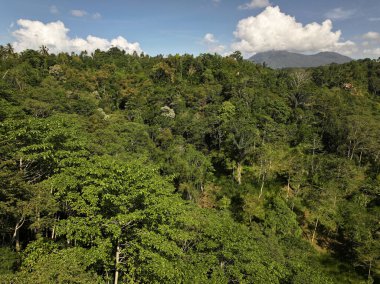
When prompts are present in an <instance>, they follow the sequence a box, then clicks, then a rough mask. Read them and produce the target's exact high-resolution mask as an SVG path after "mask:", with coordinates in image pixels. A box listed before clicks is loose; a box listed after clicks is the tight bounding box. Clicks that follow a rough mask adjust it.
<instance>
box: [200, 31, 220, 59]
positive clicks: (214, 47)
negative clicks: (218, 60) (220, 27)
mask: <svg viewBox="0 0 380 284" xmlns="http://www.w3.org/2000/svg"><path fill="white" fill-rule="evenodd" d="M202 42H203V43H204V44H205V45H206V46H207V52H210V53H219V54H222V53H223V52H225V51H226V46H224V45H222V44H219V41H218V40H217V39H216V38H215V36H214V35H213V34H211V33H207V34H205V36H204V37H203V41H202Z"/></svg>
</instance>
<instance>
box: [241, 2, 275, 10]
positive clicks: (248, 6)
mask: <svg viewBox="0 0 380 284" xmlns="http://www.w3.org/2000/svg"><path fill="white" fill-rule="evenodd" d="M270 5H271V4H270V2H269V0H251V2H249V3H245V4H243V5H240V6H239V7H238V8H239V9H242V10H250V9H256V8H265V7H267V6H270Z"/></svg>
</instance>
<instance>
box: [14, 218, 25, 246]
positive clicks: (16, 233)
mask: <svg viewBox="0 0 380 284" xmlns="http://www.w3.org/2000/svg"><path fill="white" fill-rule="evenodd" d="M24 222H25V218H24V217H21V219H20V221H18V223H17V224H16V226H15V230H14V233H13V239H14V241H15V244H16V245H15V249H16V252H20V251H21V245H20V228H21V227H22V225H24Z"/></svg>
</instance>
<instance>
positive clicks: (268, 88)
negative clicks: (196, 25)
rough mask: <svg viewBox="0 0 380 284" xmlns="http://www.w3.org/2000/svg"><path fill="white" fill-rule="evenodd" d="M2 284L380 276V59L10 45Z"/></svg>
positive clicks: (0, 128) (3, 102) (1, 86)
mask: <svg viewBox="0 0 380 284" xmlns="http://www.w3.org/2000/svg"><path fill="white" fill-rule="evenodd" d="M0 106H1V107H0V169H1V170H0V234H1V237H2V241H1V247H0V257H1V261H0V279H1V280H2V281H0V282H1V283H111V282H114V281H115V280H114V279H116V282H119V283H373V282H376V281H380V259H379V257H380V242H379V239H380V235H379V234H380V233H379V220H380V209H379V203H380V195H379V194H380V62H379V61H376V60H369V59H366V60H359V61H353V62H351V63H347V64H344V65H330V66H326V67H319V68H314V69H297V70H294V69H292V70H271V69H269V68H265V67H263V66H260V65H255V64H253V63H251V62H248V61H245V60H243V59H242V57H241V55H240V53H239V52H235V53H234V54H232V55H230V56H227V57H221V56H218V55H210V54H202V55H200V56H198V57H194V56H191V55H183V56H179V55H175V56H168V57H162V56H156V57H150V56H147V55H144V54H141V55H137V54H134V55H128V54H125V53H124V52H123V51H121V50H119V49H117V48H112V49H110V50H109V51H108V52H101V51H95V52H94V53H93V54H91V55H89V54H87V53H85V52H83V53H81V54H80V55H76V54H71V55H69V54H65V53H61V54H58V55H54V54H49V52H48V50H47V49H46V48H45V47H42V48H41V50H40V51H33V50H27V51H24V52H22V53H19V54H17V53H14V52H13V50H12V47H11V46H10V45H8V46H1V47H0Z"/></svg>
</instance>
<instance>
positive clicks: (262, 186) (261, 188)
mask: <svg viewBox="0 0 380 284" xmlns="http://www.w3.org/2000/svg"><path fill="white" fill-rule="evenodd" d="M264 183H265V174H263V178H262V180H261V187H260V194H259V199H260V198H261V195H263V189H264Z"/></svg>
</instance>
